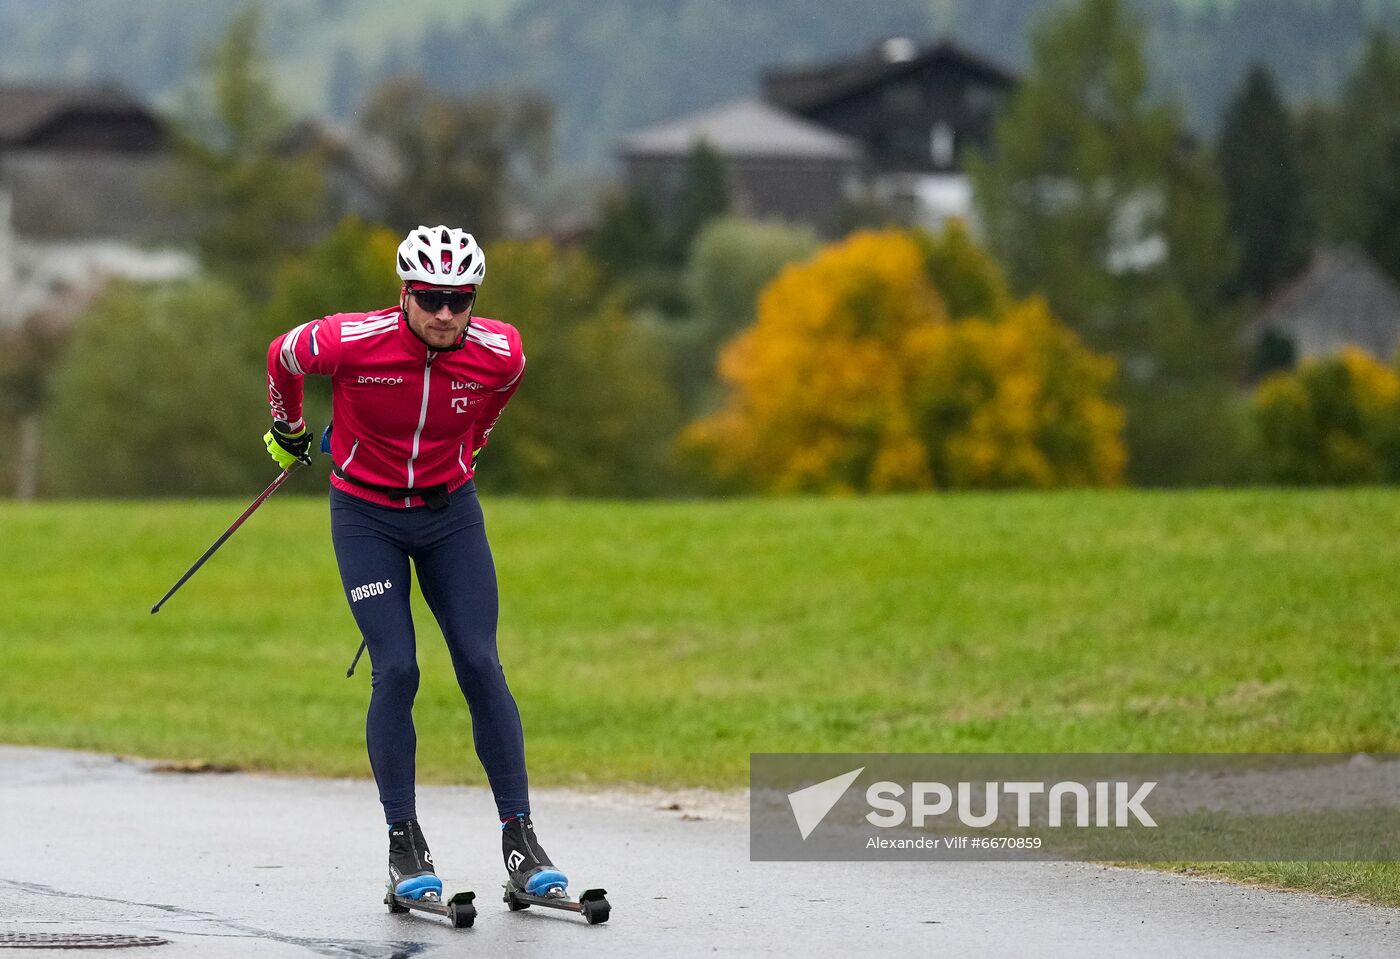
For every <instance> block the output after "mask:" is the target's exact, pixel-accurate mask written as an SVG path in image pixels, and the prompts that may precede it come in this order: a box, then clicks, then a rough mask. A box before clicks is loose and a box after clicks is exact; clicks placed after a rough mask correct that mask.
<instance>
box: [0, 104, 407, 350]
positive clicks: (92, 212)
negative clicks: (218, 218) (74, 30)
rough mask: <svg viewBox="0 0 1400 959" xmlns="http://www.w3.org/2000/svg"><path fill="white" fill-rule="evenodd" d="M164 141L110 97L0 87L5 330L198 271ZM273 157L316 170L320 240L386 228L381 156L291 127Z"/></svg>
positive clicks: (142, 112) (330, 133) (167, 137)
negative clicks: (332, 231) (359, 225)
mask: <svg viewBox="0 0 1400 959" xmlns="http://www.w3.org/2000/svg"><path fill="white" fill-rule="evenodd" d="M171 139H172V138H171V133H170V131H169V129H168V127H167V125H166V123H165V121H164V120H162V119H161V118H160V117H159V116H158V115H157V114H155V113H154V112H152V111H151V110H149V109H148V108H147V107H146V106H145V105H144V104H142V103H141V102H140V101H139V100H137V99H136V98H134V97H132V96H130V95H129V94H127V93H125V92H124V91H122V90H120V89H117V88H115V87H109V86H98V87H63V86H36V85H30V84H25V85H11V86H5V85H0V325H14V324H16V323H19V322H21V321H22V320H23V319H24V318H25V317H27V316H29V315H31V314H33V313H34V312H36V311H40V310H43V309H44V308H45V307H46V305H47V304H49V303H50V302H53V301H56V300H62V301H73V300H74V298H76V302H81V300H82V297H83V296H84V295H85V294H89V293H91V292H93V291H94V290H95V289H96V287H97V286H98V285H100V284H101V283H102V282H103V281H104V280H105V279H108V278H123V279H135V280H149V281H157V280H169V279H176V278H179V277H183V276H189V275H191V274H193V273H194V272H195V271H196V270H197V267H198V264H197V261H196V259H195V257H194V256H193V253H192V248H193V238H194V229H195V224H194V223H193V222H192V221H191V220H190V218H189V217H186V216H183V215H181V212H180V210H179V208H178V207H177V206H176V205H175V204H174V203H173V202H171V201H170V200H168V199H167V198H166V196H165V193H166V190H165V186H164V183H163V181H165V180H166V179H167V178H169V177H170V176H171V174H172V173H173V172H174V167H175V163H176V159H175V155H174V150H173V145H172V143H171ZM278 149H279V150H280V151H281V152H283V153H285V154H286V155H291V156H300V155H307V154H310V155H314V156H315V157H316V158H317V159H318V160H319V161H320V164H321V167H322V169H323V171H324V173H325V182H326V201H325V208H324V216H323V220H322V223H321V226H322V227H323V228H328V227H329V226H331V225H332V224H334V223H335V222H336V221H337V220H339V219H340V217H342V216H344V215H345V214H349V213H353V214H356V215H358V216H360V217H362V218H364V219H367V220H371V221H377V220H379V219H381V218H382V216H383V214H384V211H385V208H386V205H387V199H388V195H389V191H390V189H391V186H392V183H393V179H394V177H395V176H396V170H395V169H394V166H393V160H392V156H391V155H390V154H389V153H388V152H387V151H385V150H383V149H377V148H376V146H375V145H374V144H373V143H367V142H365V141H364V140H363V138H358V137H353V136H350V135H347V134H345V133H342V132H339V131H336V130H333V129H332V128H330V127H327V126H325V125H322V124H320V123H317V122H315V121H304V122H301V123H298V124H295V125H293V126H292V127H290V128H289V129H288V130H287V131H286V133H285V134H284V136H283V138H282V140H281V141H280V142H279V144H278Z"/></svg>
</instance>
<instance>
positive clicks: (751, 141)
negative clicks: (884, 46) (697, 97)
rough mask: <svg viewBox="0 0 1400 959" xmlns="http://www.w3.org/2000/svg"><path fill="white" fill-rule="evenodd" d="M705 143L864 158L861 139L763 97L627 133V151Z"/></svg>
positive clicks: (684, 150)
mask: <svg viewBox="0 0 1400 959" xmlns="http://www.w3.org/2000/svg"><path fill="white" fill-rule="evenodd" d="M700 143H705V144H706V145H708V146H709V147H710V148H711V149H712V150H714V151H715V152H716V153H718V154H719V155H720V156H722V157H726V158H735V157H784V158H795V157H796V158H803V159H810V160H841V161H847V162H851V163H855V162H858V161H859V160H860V159H861V155H862V148H861V145H860V144H859V143H858V142H857V141H856V140H853V139H851V138H850V137H847V136H843V135H841V134H839V133H833V132H832V131H830V130H828V129H827V128H826V127H823V126H818V125H817V124H815V123H812V122H811V121H809V120H804V119H803V118H802V117H798V116H793V115H792V114H790V113H784V112H783V111H782V110H779V109H777V108H775V107H771V106H769V105H768V104H766V103H760V102H759V101H757V100H734V101H731V102H729V103H723V104H720V105H719V106H716V107H711V108H710V109H708V110H701V111H700V112H698V113H691V114H688V115H687V116H683V117H680V118H679V119H675V120H669V121H667V122H665V123H659V124H657V125H656V126H652V127H647V128H646V129H644V130H639V131H637V132H636V133H633V134H630V135H629V136H626V137H624V138H623V139H622V142H621V144H620V147H619V149H620V152H621V153H622V154H623V155H624V156H672V157H678V156H685V155H687V154H689V153H690V152H691V151H692V150H694V149H695V147H696V146H697V145H698V144H700Z"/></svg>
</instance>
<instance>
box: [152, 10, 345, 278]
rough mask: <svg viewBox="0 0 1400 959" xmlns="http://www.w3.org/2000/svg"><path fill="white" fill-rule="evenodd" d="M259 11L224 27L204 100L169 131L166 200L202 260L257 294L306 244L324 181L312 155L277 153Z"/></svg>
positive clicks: (280, 122)
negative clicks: (190, 229)
mask: <svg viewBox="0 0 1400 959" xmlns="http://www.w3.org/2000/svg"><path fill="white" fill-rule="evenodd" d="M258 24H259V20H258V12H257V8H256V7H250V8H249V9H248V10H246V11H245V12H243V13H241V14H240V15H239V16H237V17H235V18H234V20H233V21H232V22H231V23H230V25H229V28H228V31H227V32H226V33H225V34H224V36H223V39H222V40H221V41H220V42H219V44H218V46H217V47H216V48H215V49H214V51H213V52H212V55H211V56H210V58H209V61H208V66H209V71H210V76H209V81H210V86H211V96H212V103H210V104H207V105H205V106H202V107H197V108H195V110H194V111H193V114H192V115H190V116H187V117H185V118H184V119H183V120H182V121H180V122H178V123H177V124H176V125H175V142H176V148H177V156H178V158H179V166H178V171H177V173H176V174H175V175H174V176H173V177H172V179H171V181H170V182H169V184H168V187H169V190H168V192H169V196H170V200H171V201H172V202H173V203H174V204H176V205H177V207H178V209H179V211H180V213H181V214H182V215H183V216H186V217H188V218H189V219H190V221H191V222H193V224H194V225H195V242H196V245H197V246H198V248H199V251H200V253H201V255H202V256H203V259H204V264H205V266H206V267H208V268H209V269H210V270H211V271H213V272H214V273H216V274H218V275H219V276H222V277H225V278H227V279H228V280H230V281H232V282H233V283H235V284H236V285H237V286H238V287H239V289H241V290H243V291H245V292H247V293H248V294H250V295H252V296H254V297H258V296H261V295H263V294H265V293H266V291H267V288H268V284H269V283H270V282H271V277H272V274H273V271H274V269H275V267H276V265H277V263H278V261H279V260H280V259H281V258H282V257H283V256H284V255H286V254H287V253H288V252H290V251H292V250H295V249H298V248H300V247H302V246H304V245H305V244H306V242H307V241H308V239H309V237H310V234H311V230H312V227H313V224H314V223H315V221H316V219H317V217H318V216H319V215H320V210H321V198H322V196H323V192H324V182H323V177H322V173H321V169H320V166H319V163H318V161H317V160H316V159H315V158H313V157H311V156H303V157H288V156H284V155H283V153H282V151H281V150H280V149H279V143H280V141H281V140H282V138H283V137H284V136H285V134H286V132H287V129H288V124H287V118H286V115H285V113H284V112H283V110H282V108H281V106H280V104H279V103H278V101H277V98H276V97H275V96H274V94H273V90H272V84H271V81H270V80H269V78H268V66H267V60H266V57H265V56H264V54H263V52H262V50H261V48H260V47H259V44H258V29H259V27H258Z"/></svg>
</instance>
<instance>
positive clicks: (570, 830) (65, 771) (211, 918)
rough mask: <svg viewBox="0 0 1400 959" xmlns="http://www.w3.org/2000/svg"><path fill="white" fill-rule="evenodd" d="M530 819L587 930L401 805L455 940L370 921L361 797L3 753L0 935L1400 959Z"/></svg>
mask: <svg viewBox="0 0 1400 959" xmlns="http://www.w3.org/2000/svg"><path fill="white" fill-rule="evenodd" d="M533 805H534V806H535V821H536V822H537V824H538V825H539V830H540V836H541V839H543V840H544V841H545V843H546V845H547V847H548V848H549V850H550V852H551V854H552V855H553V856H554V857H555V859H556V860H558V861H559V862H560V863H561V864H562V865H563V866H565V867H566V869H567V871H568V872H569V875H570V878H571V880H572V881H573V886H572V888H573V890H574V891H578V890H580V889H583V888H586V887H588V886H603V887H606V888H607V890H608V893H609V899H610V900H611V901H612V903H613V913H612V919H611V921H609V922H608V923H607V924H605V925H600V926H588V925H585V924H584V923H583V922H582V921H581V920H579V919H577V918H574V917H571V916H568V915H567V914H562V913H544V912H542V911H540V910H537V909H531V910H529V911H527V912H524V913H509V912H507V911H506V909H505V906H504V905H503V904H501V903H500V901H499V889H500V882H501V875H502V867H501V864H500V845H499V843H500V840H499V833H498V832H497V830H496V828H495V817H494V807H493V805H492V803H491V801H490V797H489V796H488V795H487V794H486V793H485V792H484V791H482V790H476V789H462V788H447V787H431V788H423V789H421V790H420V794H419V818H420V819H421V820H422V822H423V824H424V830H425V832H426V835H427V837H428V840H429V842H430V843H431V844H432V848H433V855H434V858H435V859H436V861H437V865H438V872H439V874H440V875H442V876H443V878H444V882H445V885H446V887H447V891H448V892H449V893H450V892H455V891H458V890H461V889H474V890H475V891H476V892H477V896H478V907H479V910H480V915H479V918H478V919H477V922H476V925H475V927H474V928H471V929H463V930H453V929H451V928H449V927H448V926H447V924H446V922H445V921H440V920H435V919H432V918H419V917H417V916H392V915H389V914H388V913H387V911H386V910H385V908H384V906H383V905H382V904H381V902H380V897H381V896H382V889H383V886H382V882H383V873H384V857H385V850H386V848H387V844H386V840H385V838H384V834H383V831H382V826H379V825H378V823H377V813H378V804H377V802H376V798H375V792H374V787H373V784H372V783H370V782H367V781H339V780H336V781H327V780H311V779H285V778H277V777H270V776H255V775H244V774H203V775H178V774H168V773H154V772H151V771H150V769H149V765H148V764H145V763H137V762H127V761H122V760H118V759H113V758H110V757H104V756H96V755H91V754H84V753H71V752H62V751H56V750H42V749H28V748H20V747H7V746H0V941H3V937H4V936H5V935H6V934H12V933H18V932H46V933H79V932H86V933H116V934H122V935H132V936H150V935H156V936H160V937H162V938H164V939H167V940H169V941H170V944H169V945H165V946H159V947H154V948H144V949H131V950H127V951H121V952H118V953H113V952H103V953H101V954H102V955H130V956H138V955H149V956H166V957H173V956H193V957H210V959H213V957H234V956H238V957H245V956H246V957H263V956H267V957H275V956H287V957H303V959H304V957H310V956H316V955H320V956H332V957H338V956H345V957H365V959H388V957H392V956H404V957H408V956H419V955H422V956H430V957H431V956H444V957H446V956H458V955H489V956H646V957H648V959H654V957H657V956H680V955H712V954H728V955H761V954H769V955H771V954H780V955H832V956H836V955H841V956H847V955H890V956H905V955H957V956H1025V955H1031V956H1073V957H1076V959H1082V957H1093V956H1105V957H1107V956H1113V957H1118V956H1134V957H1157V956H1172V957H1176V956H1191V957H1198V956H1199V957H1216V956H1218V957H1231V959H1236V957H1253V956H1259V957H1266V956H1267V957H1280V956H1282V957H1289V956H1316V957H1344V956H1345V957H1362V956H1367V957H1370V956H1375V957H1382V956H1385V957H1393V956H1400V910H1390V909H1382V908H1377V907H1370V906H1361V905H1355V904H1350V903H1343V902H1336V901H1330V900H1325V899H1321V898H1318V897H1313V896H1307V895H1298V894H1289V893H1280V892H1269V891H1263V890H1256V889H1245V888H1239V887H1235V886H1232V885H1228V884H1223V883H1215V882H1206V881H1201V880H1194V879H1188V878H1182V877H1176V876H1170V875H1164V874H1159V873H1152V872H1145V871H1137V870H1121V869H1109V868H1103V867H1099V866H1092V865H1082V864H1070V863H1050V864H1046V863H1027V864H1019V863H942V864H929V863H751V862H749V860H748V832H747V826H746V825H745V824H744V823H742V822H737V821H729V820H722V819H701V820H686V819H684V818H682V813H681V812H675V811H665V810H661V809H648V808H631V809H629V808H625V807H624V806H622V805H619V804H609V803H607V802H605V801H602V800H599V801H596V802H595V801H589V802H586V803H580V802H579V801H578V800H577V799H576V798H572V797H565V796H562V795H551V794H550V793H549V792H547V791H536V795H535V797H534V803H533ZM14 954H15V955H20V954H21V953H18V952H16V953H14ZM23 954H25V955H37V954H39V953H32V952H26V953H23ZM45 954H49V955H53V954H55V953H45ZM60 954H67V955H73V954H74V953H60Z"/></svg>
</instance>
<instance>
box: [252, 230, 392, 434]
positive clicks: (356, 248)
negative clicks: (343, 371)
mask: <svg viewBox="0 0 1400 959" xmlns="http://www.w3.org/2000/svg"><path fill="white" fill-rule="evenodd" d="M399 240H400V237H398V236H397V235H396V234H394V233H391V232H389V230H388V229H386V228H385V227H382V226H373V225H371V224H368V223H365V222H364V221H362V220H360V219H357V218H356V217H353V216H352V217H346V218H345V219H344V220H342V221H341V222H340V223H339V224H337V225H336V227H335V229H334V230H332V231H331V232H330V233H328V234H327V235H326V236H324V237H322V238H321V239H320V240H318V241H317V242H316V243H315V244H313V245H312V246H311V248H310V249H308V250H307V251H306V252H304V253H301V254H298V255H296V256H293V257H291V258H289V259H287V260H285V261H283V263H282V265H281V266H280V267H279V268H278V270H277V276H276V279H275V280H274V282H273V285H272V293H271V295H270V297H269V298H268V301H267V303H266V304H265V305H263V306H262V307H260V308H259V309H258V310H257V317H258V319H257V324H256V330H257V333H256V337H255V341H256V344H255V345H256V346H257V348H258V356H259V357H261V356H262V352H261V351H262V350H264V349H266V347H267V345H268V344H269V343H270V342H271V341H272V340H273V339H274V338H275V337H277V336H279V335H281V334H282V333H285V332H286V331H287V330H289V329H291V328H292V327H294V326H296V325H297V324H298V323H305V322H306V321H307V320H314V319H317V318H319V317H322V316H329V315H330V314H332V313H363V312H368V311H370V310H377V309H381V308H383V307H386V306H392V305H394V304H395V303H397V302H398V291H399V278H398V275H397V274H396V273H395V272H394V251H395V250H396V249H397V248H398V244H399ZM305 388H306V406H305V415H306V421H307V422H308V423H310V424H312V426H313V428H315V427H321V426H324V425H325V424H326V423H328V422H330V417H331V390H330V379H329V378H327V377H324V376H308V377H307V378H306V387H305Z"/></svg>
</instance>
